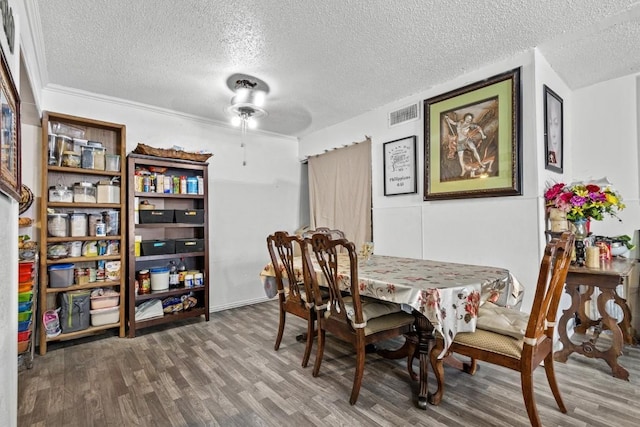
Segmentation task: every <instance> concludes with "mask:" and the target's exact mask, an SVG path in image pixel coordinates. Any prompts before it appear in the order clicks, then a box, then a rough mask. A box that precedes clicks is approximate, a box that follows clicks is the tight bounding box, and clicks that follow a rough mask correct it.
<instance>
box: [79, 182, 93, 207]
mask: <svg viewBox="0 0 640 427" xmlns="http://www.w3.org/2000/svg"><path fill="white" fill-rule="evenodd" d="M73 201H74V202H75V203H96V186H95V185H93V184H92V183H90V182H86V181H83V182H76V183H75V184H74V185H73Z"/></svg>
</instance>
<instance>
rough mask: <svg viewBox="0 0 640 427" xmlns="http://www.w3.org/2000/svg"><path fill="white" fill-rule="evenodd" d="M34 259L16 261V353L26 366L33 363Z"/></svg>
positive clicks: (30, 365)
mask: <svg viewBox="0 0 640 427" xmlns="http://www.w3.org/2000/svg"><path fill="white" fill-rule="evenodd" d="M34 266H35V261H20V262H19V263H18V355H19V356H24V357H25V362H26V366H27V368H31V367H32V364H33V338H34V334H33V330H34V325H35V324H36V322H34V319H35V312H36V308H37V306H36V303H35V292H36V291H35V288H34V286H33V285H34V283H33V282H34V274H35V268H34Z"/></svg>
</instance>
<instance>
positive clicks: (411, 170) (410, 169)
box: [382, 135, 418, 196]
mask: <svg viewBox="0 0 640 427" xmlns="http://www.w3.org/2000/svg"><path fill="white" fill-rule="evenodd" d="M382 148H383V152H384V195H385V196H395V195H397V194H411V193H416V192H417V191H418V182H417V180H416V136H415V135H413V136H408V137H406V138H402V139H396V140H395V141H390V142H385V143H384V144H382Z"/></svg>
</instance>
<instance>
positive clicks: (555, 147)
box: [543, 85, 564, 173]
mask: <svg viewBox="0 0 640 427" xmlns="http://www.w3.org/2000/svg"><path fill="white" fill-rule="evenodd" d="M543 96H544V153H545V156H544V157H545V161H544V167H545V169H548V170H550V171H554V172H558V173H562V171H563V167H562V163H563V161H564V160H563V159H564V112H563V102H562V98H561V97H560V95H558V94H557V93H555V92H554V91H553V90H551V89H550V88H549V87H548V86H547V85H543Z"/></svg>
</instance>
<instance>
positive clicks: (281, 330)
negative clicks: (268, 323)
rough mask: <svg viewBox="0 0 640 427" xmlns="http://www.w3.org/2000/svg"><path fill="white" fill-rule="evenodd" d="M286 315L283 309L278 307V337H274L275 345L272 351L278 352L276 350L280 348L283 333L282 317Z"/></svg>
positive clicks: (283, 319)
mask: <svg viewBox="0 0 640 427" xmlns="http://www.w3.org/2000/svg"><path fill="white" fill-rule="evenodd" d="M285 314H286V311H284V309H283V308H282V307H280V322H279V323H278V336H277V337H276V345H274V346H273V349H274V350H275V351H278V349H279V348H280V342H281V341H282V334H283V332H284V321H285V318H284V315H285Z"/></svg>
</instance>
